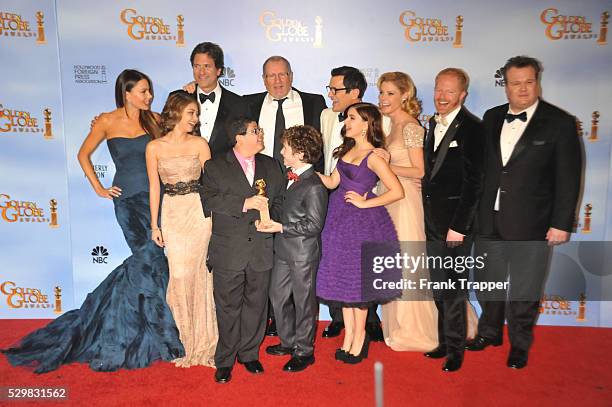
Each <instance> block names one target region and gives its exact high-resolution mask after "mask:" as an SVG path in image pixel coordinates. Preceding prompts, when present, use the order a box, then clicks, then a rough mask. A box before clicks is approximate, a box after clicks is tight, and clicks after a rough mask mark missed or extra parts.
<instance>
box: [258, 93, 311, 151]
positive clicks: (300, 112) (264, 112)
mask: <svg viewBox="0 0 612 407" xmlns="http://www.w3.org/2000/svg"><path fill="white" fill-rule="evenodd" d="M286 97H287V100H285V101H284V102H283V115H284V116H285V128H286V129H288V128H289V127H292V126H298V125H303V124H304V109H303V108H302V98H301V97H300V94H299V93H297V92H296V91H295V90H293V89H291V91H289V94H288V95H287V96H286ZM277 110H278V102H276V101H275V100H274V98H273V97H272V95H270V94H269V93H268V94H266V97H265V98H264V101H263V103H262V105H261V112H260V115H259V127H261V128H262V129H263V130H264V144H265V148H264V149H263V151H262V152H261V153H262V154H265V155H267V156H269V157H272V156H273V155H274V129H275V127H276V111H277Z"/></svg>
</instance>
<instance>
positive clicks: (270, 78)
mask: <svg viewBox="0 0 612 407" xmlns="http://www.w3.org/2000/svg"><path fill="white" fill-rule="evenodd" d="M289 75H291V72H279V73H269V74H265V75H264V78H265V79H266V80H268V81H275V80H276V79H278V80H280V81H285V80H287V78H289Z"/></svg>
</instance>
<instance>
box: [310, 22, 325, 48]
mask: <svg viewBox="0 0 612 407" xmlns="http://www.w3.org/2000/svg"><path fill="white" fill-rule="evenodd" d="M312 46H313V47H314V48H323V18H322V17H321V16H316V17H315V33H314V44H312Z"/></svg>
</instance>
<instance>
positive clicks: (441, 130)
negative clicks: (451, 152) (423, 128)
mask: <svg viewBox="0 0 612 407" xmlns="http://www.w3.org/2000/svg"><path fill="white" fill-rule="evenodd" d="M459 110H461V105H459V106H457V107H456V108H455V110H453V111H452V112H450V113H449V114H447V115H446V116H444V120H445V121H446V126H445V125H444V124H442V123H438V122H436V128H435V129H434V151H436V150H438V146H440V143H441V142H442V139H443V138H444V136H445V135H446V132H447V130H448V128H449V126H450V125H451V123H452V122H453V120H455V117H457V115H458V114H459Z"/></svg>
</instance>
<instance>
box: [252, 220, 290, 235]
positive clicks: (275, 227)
mask: <svg viewBox="0 0 612 407" xmlns="http://www.w3.org/2000/svg"><path fill="white" fill-rule="evenodd" d="M255 226H256V227H257V231H258V232H264V233H279V232H282V231H283V225H282V224H280V223H278V222H275V221H273V220H270V221H269V222H266V223H264V222H261V221H258V220H257V221H255Z"/></svg>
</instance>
